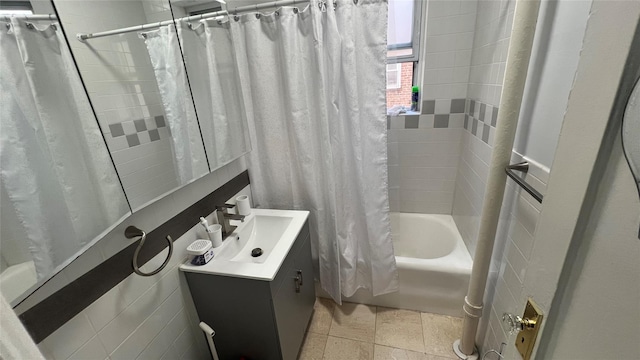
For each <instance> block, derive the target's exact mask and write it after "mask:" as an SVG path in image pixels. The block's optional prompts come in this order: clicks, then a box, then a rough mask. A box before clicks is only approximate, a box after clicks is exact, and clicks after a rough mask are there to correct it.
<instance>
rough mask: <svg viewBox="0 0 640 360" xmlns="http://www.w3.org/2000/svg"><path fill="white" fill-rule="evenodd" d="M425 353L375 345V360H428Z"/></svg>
mask: <svg viewBox="0 0 640 360" xmlns="http://www.w3.org/2000/svg"><path fill="white" fill-rule="evenodd" d="M427 359H428V358H427V355H426V354H425V353H421V352H416V351H411V350H405V349H396V348H392V347H388V346H382V345H377V344H376V345H375V348H374V349H373V360H427Z"/></svg>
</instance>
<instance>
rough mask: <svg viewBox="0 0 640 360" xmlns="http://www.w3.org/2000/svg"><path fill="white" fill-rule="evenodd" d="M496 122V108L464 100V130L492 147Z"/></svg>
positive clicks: (476, 101) (475, 101)
mask: <svg viewBox="0 0 640 360" xmlns="http://www.w3.org/2000/svg"><path fill="white" fill-rule="evenodd" d="M497 120H498V107H495V106H492V105H489V104H486V103H483V102H480V101H478V100H472V99H466V103H465V115H464V128H465V129H466V130H468V131H469V132H471V134H472V135H473V136H476V137H477V138H479V139H481V140H482V141H484V142H485V143H486V144H488V145H491V146H493V136H494V133H495V130H496V125H497Z"/></svg>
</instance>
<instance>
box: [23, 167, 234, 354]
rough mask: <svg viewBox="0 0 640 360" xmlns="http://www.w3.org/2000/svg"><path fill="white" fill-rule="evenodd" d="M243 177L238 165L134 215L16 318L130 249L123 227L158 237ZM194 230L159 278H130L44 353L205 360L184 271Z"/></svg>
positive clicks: (45, 345)
mask: <svg viewBox="0 0 640 360" xmlns="http://www.w3.org/2000/svg"><path fill="white" fill-rule="evenodd" d="M244 170H246V164H245V161H244V158H240V159H238V160H236V161H234V162H232V163H230V164H228V165H226V166H224V167H222V168H220V169H218V170H216V171H214V172H213V173H211V174H209V175H206V176H205V177H203V178H201V179H199V180H197V181H195V182H193V183H191V184H189V185H187V186H185V187H183V188H181V189H179V190H178V191H176V192H174V193H172V194H170V195H168V196H166V197H164V198H162V199H161V200H159V201H157V202H155V203H153V204H152V205H150V206H148V207H146V208H144V209H142V210H140V211H138V212H136V213H134V214H133V215H132V216H131V217H130V218H128V219H127V220H125V222H124V223H123V224H121V225H120V226H118V227H117V228H116V229H114V230H113V231H112V232H110V233H109V234H108V235H107V236H105V238H103V239H102V240H100V242H99V243H98V244H96V245H95V246H93V247H92V248H90V249H89V250H88V251H87V252H85V253H84V254H82V255H81V256H80V257H79V258H78V259H76V260H75V261H74V262H72V263H71V264H70V265H69V266H68V267H67V268H65V269H64V270H63V271H62V272H60V273H58V274H57V275H56V276H54V278H53V279H52V280H51V281H49V282H48V283H46V284H45V285H44V286H43V287H42V288H40V289H39V290H38V291H37V292H36V293H34V294H33V295H32V296H30V297H29V298H28V299H27V300H26V301H25V303H23V304H21V306H19V307H18V308H17V309H16V310H17V312H18V313H20V312H21V311H23V310H24V309H26V308H28V307H30V306H32V305H33V304H34V303H37V302H38V301H40V299H42V298H44V297H47V296H48V295H49V294H52V293H53V292H55V291H56V290H57V289H59V288H60V287H62V286H64V285H66V284H68V283H69V282H70V281H73V280H75V279H77V278H78V277H79V276H81V275H83V274H84V273H86V272H87V271H88V270H90V269H91V268H93V267H94V266H95V265H97V264H98V263H100V262H102V261H104V260H105V259H108V258H109V257H111V256H113V255H114V254H116V253H118V252H119V251H120V250H122V249H123V248H124V247H126V246H128V245H129V244H131V240H127V239H125V237H124V235H123V234H124V228H125V227H127V226H129V225H135V226H138V227H139V228H141V229H154V228H156V227H158V226H159V225H161V224H162V223H164V222H166V221H167V220H169V219H170V218H172V217H173V216H175V215H176V214H178V213H180V212H181V211H182V210H184V209H185V208H187V207H188V206H190V205H191V204H193V203H194V202H196V201H197V200H199V199H201V198H202V197H203V196H205V195H207V194H209V193H210V192H211V191H213V190H215V189H216V188H218V187H220V186H221V185H222V184H224V183H226V182H228V181H229V180H231V179H232V178H233V177H235V176H236V175H238V174H240V173H242V172H243V171H244ZM203 215H205V214H203ZM195 228H196V229H195V230H194V229H192V230H191V231H189V232H187V233H186V234H185V235H183V236H182V237H180V238H179V239H176V241H175V242H174V254H173V256H172V260H171V261H170V263H169V265H168V266H167V268H165V269H164V270H163V271H161V272H160V273H159V274H157V275H154V276H152V277H148V278H143V277H140V276H138V275H131V276H129V277H128V278H127V279H125V280H124V281H122V282H121V283H120V284H118V286H116V287H114V288H113V289H112V290H111V291H109V292H107V293H106V294H105V295H103V296H102V297H101V298H100V299H98V300H97V301H95V302H94V303H93V304H92V305H90V306H89V307H88V308H86V309H85V310H84V311H82V312H81V313H80V314H78V315H77V316H75V317H74V318H73V319H72V320H70V321H69V322H67V323H66V324H65V325H63V326H62V327H61V328H60V329H58V330H57V331H55V332H54V333H53V334H51V335H50V336H49V337H47V338H46V339H45V340H43V341H42V342H41V343H40V344H39V347H40V348H41V350H42V351H43V353H44V354H45V356H46V357H47V359H160V358H162V359H207V358H208V356H209V355H207V351H208V350H207V345H206V343H205V342H204V337H203V336H202V334H201V331H200V330H199V328H198V327H197V316H196V314H195V309H194V308H193V304H192V300H191V297H190V294H189V290H188V287H187V284H186V282H185V279H184V276H183V275H182V274H181V273H180V272H179V270H178V265H179V264H180V263H181V262H182V261H183V260H184V257H185V254H184V249H185V248H186V246H187V245H188V244H189V243H190V242H191V241H192V240H193V239H195V236H196V235H195V233H194V231H197V230H198V229H197V227H195ZM165 256H166V251H163V252H161V253H160V254H159V255H158V256H156V257H155V258H154V259H152V260H151V261H150V262H149V263H147V264H145V266H143V270H146V271H150V270H152V269H155V268H157V266H158V265H159V264H161V263H162V262H163V260H164V257H165Z"/></svg>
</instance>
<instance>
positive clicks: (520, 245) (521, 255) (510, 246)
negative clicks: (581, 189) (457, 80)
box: [476, 154, 549, 359]
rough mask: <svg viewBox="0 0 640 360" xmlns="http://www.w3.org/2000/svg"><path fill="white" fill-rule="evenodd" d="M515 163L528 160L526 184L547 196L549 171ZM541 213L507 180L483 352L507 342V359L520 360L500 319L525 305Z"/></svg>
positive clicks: (481, 338) (487, 296) (487, 295)
mask: <svg viewBox="0 0 640 360" xmlns="http://www.w3.org/2000/svg"><path fill="white" fill-rule="evenodd" d="M512 160H513V161H520V160H529V163H530V165H529V166H530V168H529V173H528V174H527V175H526V181H527V182H528V183H529V184H531V185H532V186H533V187H534V188H535V189H536V190H538V191H539V192H540V193H542V194H543V195H544V194H545V192H546V184H547V181H548V178H549V172H548V169H546V168H545V167H543V166H540V165H539V164H536V163H535V162H532V161H531V160H530V159H524V158H522V157H520V156H518V155H517V154H515V155H514V157H513V158H512ZM541 210H542V204H540V203H539V202H537V201H536V200H535V199H534V198H533V197H532V196H531V195H529V194H528V193H527V192H526V191H524V190H522V189H521V188H520V187H519V186H517V185H516V184H515V183H514V182H513V181H511V180H508V186H507V190H506V193H505V200H504V202H503V207H502V212H501V215H500V225H499V230H498V234H497V236H496V245H495V249H494V254H493V257H492V260H491V270H490V274H489V280H488V283H487V289H486V293H485V299H484V304H485V310H484V316H483V319H482V321H481V326H480V328H479V332H478V336H477V338H476V339H477V340H476V342H477V343H478V344H479V345H480V346H481V348H482V349H483V351H486V350H488V349H499V348H500V344H501V343H502V342H506V343H507V345H508V346H507V347H506V349H507V351H508V353H509V354H510V355H509V356H510V357H508V358H509V359H517V358H516V357H513V355H514V352H513V350H514V349H515V348H514V346H513V338H511V337H509V329H507V328H506V326H505V325H504V324H503V323H502V320H501V319H502V314H503V313H504V312H510V313H513V314H519V313H520V312H521V311H522V308H523V306H524V303H525V301H526V295H525V294H524V293H523V282H524V275H525V272H526V269H527V266H528V263H529V259H530V255H531V249H532V248H533V244H534V241H533V240H534V235H535V231H536V226H537V223H538V220H539V217H540V211H541Z"/></svg>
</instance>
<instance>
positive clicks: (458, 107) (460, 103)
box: [451, 99, 465, 114]
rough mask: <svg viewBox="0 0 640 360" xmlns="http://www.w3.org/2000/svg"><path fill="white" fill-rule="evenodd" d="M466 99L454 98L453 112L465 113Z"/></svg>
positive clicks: (452, 101)
mask: <svg viewBox="0 0 640 360" xmlns="http://www.w3.org/2000/svg"><path fill="white" fill-rule="evenodd" d="M464 103H465V99H453V100H451V113H452V114H463V113H464Z"/></svg>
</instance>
